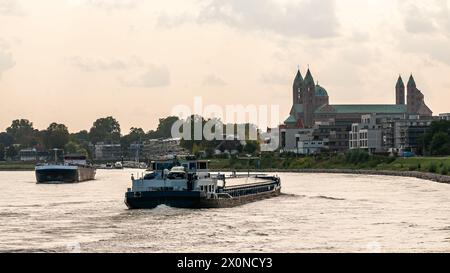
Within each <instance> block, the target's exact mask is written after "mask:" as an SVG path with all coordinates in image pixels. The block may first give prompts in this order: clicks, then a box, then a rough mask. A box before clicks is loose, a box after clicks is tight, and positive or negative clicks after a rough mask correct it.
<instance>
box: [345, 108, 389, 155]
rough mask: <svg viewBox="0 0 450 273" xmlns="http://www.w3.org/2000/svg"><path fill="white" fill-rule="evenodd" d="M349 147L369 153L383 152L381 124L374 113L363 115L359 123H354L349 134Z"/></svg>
mask: <svg viewBox="0 0 450 273" xmlns="http://www.w3.org/2000/svg"><path fill="white" fill-rule="evenodd" d="M349 148H350V150H354V149H363V150H367V151H368V152H369V153H381V152H384V147H383V142H382V130H381V126H380V125H379V124H377V123H376V119H375V116H374V115H363V116H362V118H361V123H354V124H353V125H352V130H351V132H350V134H349Z"/></svg>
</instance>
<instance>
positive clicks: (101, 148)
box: [94, 142, 122, 161]
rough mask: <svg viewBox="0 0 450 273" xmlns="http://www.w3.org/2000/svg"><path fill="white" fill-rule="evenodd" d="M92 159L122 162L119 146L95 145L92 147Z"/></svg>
mask: <svg viewBox="0 0 450 273" xmlns="http://www.w3.org/2000/svg"><path fill="white" fill-rule="evenodd" d="M94 159H95V160H101V161H108V160H112V161H114V160H122V147H121V145H120V144H104V143H101V142H100V143H97V144H96V145H95V146H94Z"/></svg>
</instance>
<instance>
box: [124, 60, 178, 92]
mask: <svg viewBox="0 0 450 273" xmlns="http://www.w3.org/2000/svg"><path fill="white" fill-rule="evenodd" d="M120 81H121V82H122V84H123V85H124V86H127V87H147V88H153V87H164V86H168V85H170V71H169V69H168V68H167V67H165V66H156V65H147V69H146V70H145V72H144V73H142V74H140V75H139V76H137V77H134V78H131V79H120Z"/></svg>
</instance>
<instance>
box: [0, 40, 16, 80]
mask: <svg viewBox="0 0 450 273" xmlns="http://www.w3.org/2000/svg"><path fill="white" fill-rule="evenodd" d="M15 65H16V63H15V62H14V58H13V55H12V53H11V52H9V46H8V44H7V43H6V41H4V40H2V39H0V79H1V78H2V74H3V72H5V71H6V70H9V69H11V68H13V67H14V66H15Z"/></svg>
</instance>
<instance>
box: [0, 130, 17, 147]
mask: <svg viewBox="0 0 450 273" xmlns="http://www.w3.org/2000/svg"><path fill="white" fill-rule="evenodd" d="M0 144H3V145H4V147H9V146H11V145H13V144H14V138H13V137H12V136H11V135H10V134H8V133H5V132H3V133H0Z"/></svg>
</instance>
